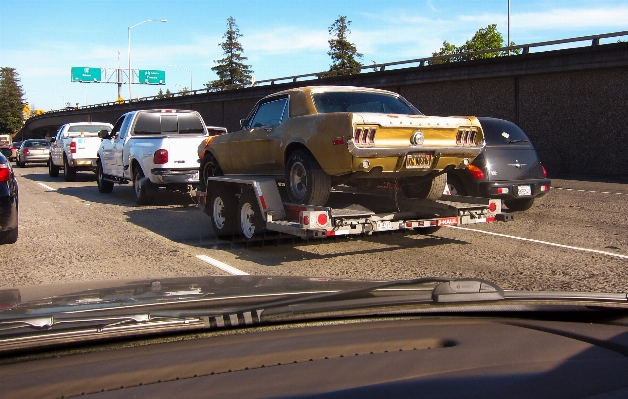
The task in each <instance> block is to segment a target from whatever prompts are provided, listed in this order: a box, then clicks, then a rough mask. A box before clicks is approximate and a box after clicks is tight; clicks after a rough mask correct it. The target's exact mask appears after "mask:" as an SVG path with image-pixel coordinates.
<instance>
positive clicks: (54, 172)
mask: <svg viewBox="0 0 628 399" xmlns="http://www.w3.org/2000/svg"><path fill="white" fill-rule="evenodd" d="M48 175H49V176H50V177H57V176H59V167H58V166H55V165H54V164H53V163H52V158H50V159H48Z"/></svg>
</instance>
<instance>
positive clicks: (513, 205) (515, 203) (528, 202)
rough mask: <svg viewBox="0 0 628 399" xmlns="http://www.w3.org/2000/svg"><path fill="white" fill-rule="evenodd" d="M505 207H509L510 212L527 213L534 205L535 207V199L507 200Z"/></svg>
mask: <svg viewBox="0 0 628 399" xmlns="http://www.w3.org/2000/svg"><path fill="white" fill-rule="evenodd" d="M504 205H506V207H508V210H509V211H512V212H521V211H527V210H528V209H530V208H532V205H534V198H519V199H513V200H505V201H504Z"/></svg>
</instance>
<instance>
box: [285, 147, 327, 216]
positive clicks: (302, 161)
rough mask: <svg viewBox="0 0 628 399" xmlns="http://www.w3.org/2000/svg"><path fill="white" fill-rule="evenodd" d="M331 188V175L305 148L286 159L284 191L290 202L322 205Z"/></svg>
mask: <svg viewBox="0 0 628 399" xmlns="http://www.w3.org/2000/svg"><path fill="white" fill-rule="evenodd" d="M330 190H331V177H330V176H329V175H328V174H327V173H325V171H324V170H323V169H322V168H321V166H320V165H319V164H318V162H317V161H316V159H315V158H314V156H313V155H312V154H310V153H309V152H308V151H307V150H296V151H293V152H292V153H290V155H288V159H287V161H286V191H287V193H288V199H289V201H290V202H293V203H296V204H302V205H315V206H324V205H325V203H326V202H327V199H328V198H329V191H330Z"/></svg>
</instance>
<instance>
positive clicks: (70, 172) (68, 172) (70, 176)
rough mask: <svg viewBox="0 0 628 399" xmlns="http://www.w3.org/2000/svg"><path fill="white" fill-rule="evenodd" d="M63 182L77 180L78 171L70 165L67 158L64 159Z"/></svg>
mask: <svg viewBox="0 0 628 399" xmlns="http://www.w3.org/2000/svg"><path fill="white" fill-rule="evenodd" d="M63 180H65V181H74V180H76V169H75V168H74V167H72V166H70V164H68V159H67V158H66V157H65V156H64V157H63Z"/></svg>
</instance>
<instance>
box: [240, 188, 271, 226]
mask: <svg viewBox="0 0 628 399" xmlns="http://www.w3.org/2000/svg"><path fill="white" fill-rule="evenodd" d="M238 210H239V212H238V227H239V230H238V232H239V233H240V234H242V235H243V236H244V237H245V238H252V237H253V236H254V235H255V234H259V233H263V232H264V231H265V230H266V227H265V223H264V218H263V217H262V212H261V210H260V209H259V204H258V202H257V197H256V196H255V194H254V193H253V192H252V191H251V190H246V191H245V192H244V193H242V195H241V196H240V203H239V205H238Z"/></svg>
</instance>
